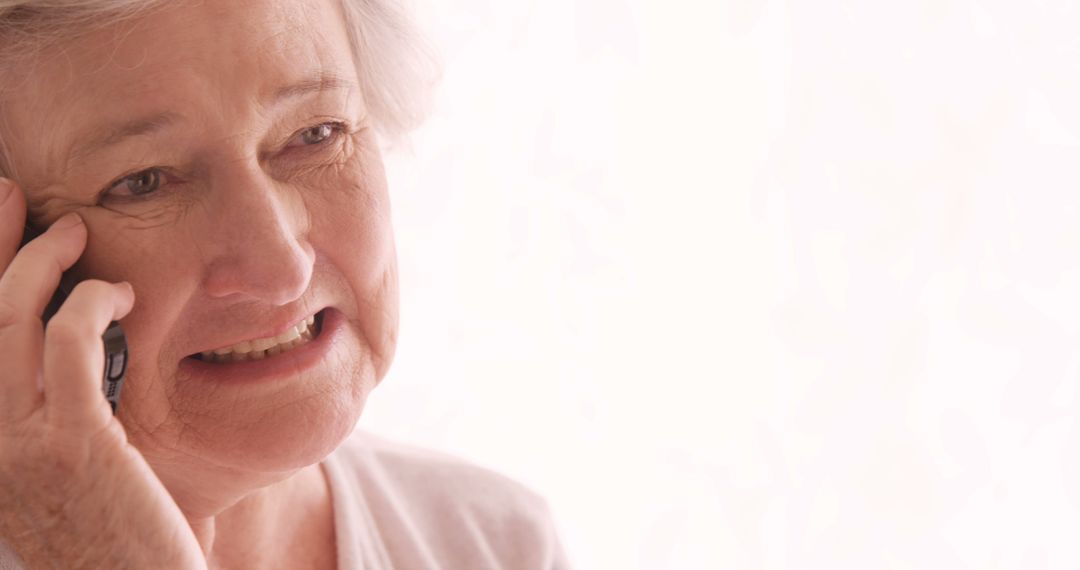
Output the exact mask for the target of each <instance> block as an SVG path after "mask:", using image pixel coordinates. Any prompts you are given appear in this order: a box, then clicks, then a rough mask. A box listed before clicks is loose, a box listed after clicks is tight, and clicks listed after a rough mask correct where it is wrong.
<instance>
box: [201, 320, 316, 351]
mask: <svg viewBox="0 0 1080 570" xmlns="http://www.w3.org/2000/svg"><path fill="white" fill-rule="evenodd" d="M313 338H315V317H314V316H310V317H308V318H307V319H306V320H304V321H303V322H302V323H300V324H298V325H296V326H294V327H290V328H289V330H287V331H285V332H283V333H281V334H280V335H278V336H276V337H272V338H260V339H257V340H253V341H244V342H241V343H239V344H235V345H233V346H229V347H225V348H219V349H217V350H212V351H206V352H203V353H201V354H202V357H203V360H206V361H209V362H230V361H240V360H262V359H263V358H265V357H267V356H274V355H275V354H280V353H282V352H287V351H289V350H292V349H293V348H296V347H298V346H300V345H303V344H306V343H307V342H308V341H310V340H311V339H313Z"/></svg>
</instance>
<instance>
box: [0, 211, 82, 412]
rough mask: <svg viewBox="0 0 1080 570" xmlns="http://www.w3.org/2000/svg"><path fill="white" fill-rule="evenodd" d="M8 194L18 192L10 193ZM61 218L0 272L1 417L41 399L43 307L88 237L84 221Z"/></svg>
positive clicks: (28, 409)
mask: <svg viewBox="0 0 1080 570" xmlns="http://www.w3.org/2000/svg"><path fill="white" fill-rule="evenodd" d="M16 192H17V191H16ZM12 200H15V201H17V202H21V201H22V198H21V196H19V197H15V198H12V197H9V202H10V201H12ZM3 207H5V206H0V209H2V208H3ZM6 207H8V208H10V207H11V204H10V203H9V204H6ZM7 213H9V214H10V212H7ZM3 215H4V214H3V213H0V216H3ZM76 220H77V216H76ZM64 221H65V220H64V218H61V222H58V223H57V224H54V225H53V228H50V230H49V231H48V232H46V233H45V235H43V236H41V237H39V238H38V239H35V240H34V241H33V242H31V243H30V245H28V246H26V247H24V248H23V249H22V250H20V251H19V252H18V253H17V254H16V255H15V257H14V259H13V260H12V261H11V263H10V264H8V265H7V267H6V268H5V270H4V272H3V275H0V363H2V365H0V371H2V372H3V374H2V375H0V413H2V414H4V418H5V421H19V420H21V419H22V418H24V417H26V415H28V414H29V413H31V412H32V411H33V410H35V409H37V407H38V406H39V405H40V404H41V398H42V395H41V391H40V389H39V387H38V382H39V380H40V379H41V378H42V370H41V362H42V361H41V359H42V327H41V318H40V316H41V312H42V310H43V309H44V307H45V304H46V303H47V302H48V299H49V298H50V297H51V296H52V293H53V291H55V289H56V286H57V284H58V283H59V281H60V274H61V272H62V271H63V270H65V269H67V268H68V267H70V266H71V265H72V264H73V263H74V262H75V260H76V259H78V257H79V254H80V253H81V252H82V249H83V247H85V243H86V229H85V227H83V225H82V224H81V223H78V224H76V225H75V226H69V227H68V228H61V227H60V226H61V225H62V222H64ZM67 221H71V220H67ZM20 225H21V224H20ZM20 236H21V232H20Z"/></svg>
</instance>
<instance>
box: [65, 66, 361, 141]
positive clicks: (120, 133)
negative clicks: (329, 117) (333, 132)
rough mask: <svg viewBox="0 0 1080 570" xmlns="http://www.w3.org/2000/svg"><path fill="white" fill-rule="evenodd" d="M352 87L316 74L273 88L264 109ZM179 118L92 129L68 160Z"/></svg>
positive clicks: (168, 115) (154, 117)
mask: <svg viewBox="0 0 1080 570" xmlns="http://www.w3.org/2000/svg"><path fill="white" fill-rule="evenodd" d="M355 87H357V85H356V83H355V82H354V81H351V80H348V79H345V78H344V77H342V76H339V75H336V74H333V73H328V72H318V73H315V74H311V75H309V76H308V77H305V78H304V79H301V80H300V81H297V82H295V83H291V84H289V85H285V86H284V87H280V88H278V89H276V90H275V91H273V93H272V95H271V96H270V97H266V98H264V99H265V101H264V104H265V105H266V106H267V107H268V108H273V107H278V106H280V105H281V104H283V103H284V102H286V101H288V100H290V99H297V98H300V97H303V96H305V95H310V94H312V93H321V92H324V91H333V90H350V89H354V88H355ZM182 118H183V117H182V116H181V115H180V114H179V113H176V112H173V111H163V112H159V113H152V114H149V115H145V116H142V117H139V118H136V119H131V120H128V121H124V122H122V123H120V124H113V125H105V126H98V127H95V128H93V129H91V130H90V131H89V132H88V133H87V134H84V135H82V136H80V137H77V138H76V139H75V140H76V141H78V142H76V143H74V144H72V145H71V147H70V150H69V152H68V159H69V160H74V159H78V158H86V157H88V156H91V155H94V154H97V153H99V152H101V151H103V150H105V149H107V148H109V147H111V146H115V145H117V144H120V143H121V142H123V141H124V140H127V139H129V138H131V137H137V136H142V135H154V134H158V133H160V132H161V131H163V130H166V129H168V128H169V127H172V126H173V125H175V124H176V123H178V122H180V121H181V120H182Z"/></svg>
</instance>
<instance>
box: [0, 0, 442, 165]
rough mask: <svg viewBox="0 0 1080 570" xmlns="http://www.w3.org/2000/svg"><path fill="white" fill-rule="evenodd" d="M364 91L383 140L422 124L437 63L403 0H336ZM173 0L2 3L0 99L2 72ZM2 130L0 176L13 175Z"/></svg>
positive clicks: (397, 137) (17, 0)
mask: <svg viewBox="0 0 1080 570" xmlns="http://www.w3.org/2000/svg"><path fill="white" fill-rule="evenodd" d="M339 1H340V2H341V8H342V11H343V13H344V16H345V27H346V30H347V32H348V36H349V43H350V44H351V47H352V54H353V61H354V62H355V63H356V73H357V77H359V80H360V89H361V91H362V93H363V96H364V100H365V102H366V104H367V108H368V112H369V113H370V117H371V120H372V123H373V125H374V127H375V129H376V131H377V132H378V133H379V135H380V136H381V137H382V138H383V139H384V142H385V141H398V140H400V138H401V137H403V136H404V135H405V134H406V133H408V132H409V131H410V130H412V129H413V128H415V127H416V126H418V125H419V124H420V122H421V121H423V119H424V117H425V116H426V114H427V111H428V107H429V101H430V99H429V98H430V95H431V88H432V87H433V85H434V83H435V81H436V80H437V75H438V64H437V63H436V61H435V57H434V55H433V53H432V51H431V50H430V49H429V48H428V46H427V44H426V43H425V42H424V41H423V38H422V37H421V35H420V33H419V32H418V30H417V28H416V27H415V25H414V22H413V20H412V18H411V17H410V14H409V13H408V10H407V9H406V6H404V5H403V0H339ZM168 3H169V0H0V96H2V92H3V88H2V86H3V85H4V84H5V83H6V81H5V78H4V72H5V70H8V69H11V68H12V67H13V66H15V65H18V64H21V63H26V62H28V61H32V60H33V58H34V56H35V55H37V54H38V53H40V52H41V51H42V50H44V49H47V48H48V47H50V46H52V45H55V44H57V43H60V42H63V41H65V40H69V39H72V38H74V37H78V36H79V35H81V34H85V33H89V32H92V31H94V30H99V29H102V28H104V27H107V26H110V25H113V24H118V23H121V22H124V21H127V20H130V19H134V18H138V17H141V16H145V15H147V14H149V13H150V12H152V11H154V10H156V9H158V8H161V7H164V6H165V5H166V4H168ZM9 156H10V155H9V153H8V146H7V144H6V141H4V140H3V136H2V131H0V176H10V175H11V174H14V173H13V172H12V171H11V170H12V166H13V165H11V164H9Z"/></svg>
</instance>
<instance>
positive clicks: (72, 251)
mask: <svg viewBox="0 0 1080 570" xmlns="http://www.w3.org/2000/svg"><path fill="white" fill-rule="evenodd" d="M85 247H86V226H85V225H84V224H83V223H82V218H80V217H79V215H78V214H75V213H71V214H68V215H66V216H64V217H62V218H60V219H59V220H57V221H56V223H54V224H53V225H52V227H50V228H49V230H48V231H46V232H45V233H44V234H42V235H40V236H38V237H37V238H35V239H34V240H32V241H31V242H30V243H29V244H28V245H27V246H26V247H23V248H22V249H20V250H19V252H18V253H17V254H15V258H14V259H12V260H11V263H10V264H8V266H7V268H6V269H5V270H4V274H3V276H0V300H3V301H4V302H6V303H8V304H11V305H12V306H14V307H15V309H16V311H17V313H18V315H19V317H20V318H28V317H33V318H38V317H40V316H41V312H42V311H44V310H45V305H46V304H47V303H48V302H49V299H50V298H52V295H53V292H55V291H56V287H57V285H59V284H60V276H61V274H62V273H63V272H64V271H66V270H67V269H68V268H70V267H71V266H72V265H74V264H75V261H76V260H78V259H79V256H80V255H82V252H83V249H84V248H85ZM0 324H2V323H0ZM2 335H3V331H2V330H0V336H2Z"/></svg>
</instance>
